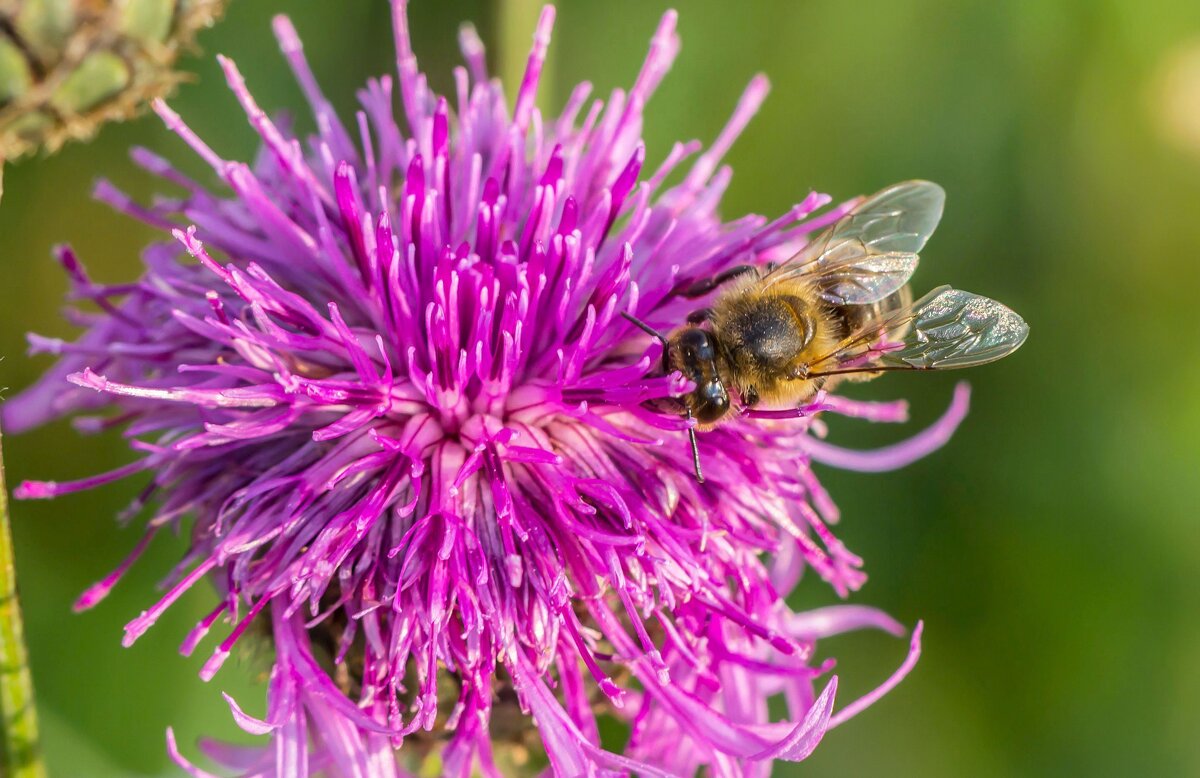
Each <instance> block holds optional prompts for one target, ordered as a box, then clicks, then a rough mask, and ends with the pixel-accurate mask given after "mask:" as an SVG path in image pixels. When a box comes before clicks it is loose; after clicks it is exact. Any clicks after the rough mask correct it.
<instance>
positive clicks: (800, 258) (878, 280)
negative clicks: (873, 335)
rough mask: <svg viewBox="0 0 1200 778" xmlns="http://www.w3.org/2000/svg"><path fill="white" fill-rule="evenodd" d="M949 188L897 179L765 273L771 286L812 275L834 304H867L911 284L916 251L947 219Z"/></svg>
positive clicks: (926, 182) (766, 279) (826, 298)
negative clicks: (901, 181) (945, 205)
mask: <svg viewBox="0 0 1200 778" xmlns="http://www.w3.org/2000/svg"><path fill="white" fill-rule="evenodd" d="M945 202H946V193H945V192H944V191H943V190H942V188H941V187H940V186H938V185H937V184H934V183H931V182H929V181H905V182H903V183H900V184H893V185H892V186H889V187H888V188H887V189H884V190H882V191H880V192H877V193H876V194H873V195H871V196H870V197H868V198H867V199H865V200H863V201H862V202H861V203H859V204H858V206H857V207H855V209H854V210H853V211H851V212H850V213H848V214H846V215H845V216H843V217H842V218H841V219H838V221H837V222H835V223H834V224H833V225H831V226H830V227H829V228H828V229H826V230H825V231H824V232H822V233H821V234H820V235H818V236H817V237H816V238H814V239H813V240H812V241H810V242H809V244H808V245H807V246H805V247H804V248H803V249H801V250H800V252H799V253H797V254H796V256H794V257H792V258H791V259H789V260H787V261H786V262H784V263H783V264H782V265H780V266H779V267H777V268H775V269H774V270H772V271H771V272H770V273H768V274H767V275H766V276H764V278H763V280H764V282H765V283H766V284H767V285H768V286H769V285H771V284H773V283H777V282H779V281H782V280H784V279H787V278H795V277H797V276H812V277H813V280H814V281H816V283H817V286H818V288H819V289H820V292H821V295H822V296H823V297H824V298H825V300H826V301H827V302H829V303H831V304H833V305H866V304H869V303H873V302H877V301H879V300H882V299H884V298H885V297H887V296H888V295H890V294H891V293H893V292H895V291H896V290H897V289H899V288H900V287H902V286H904V285H905V284H906V283H908V279H909V278H911V277H912V274H913V271H914V270H916V268H917V259H918V258H917V252H918V251H920V250H921V248H922V247H924V245H925V242H926V241H927V240H929V236H930V235H931V234H932V233H933V230H934V228H935V227H937V223H938V221H939V220H940V219H941V218H942V207H943V206H944V204H945Z"/></svg>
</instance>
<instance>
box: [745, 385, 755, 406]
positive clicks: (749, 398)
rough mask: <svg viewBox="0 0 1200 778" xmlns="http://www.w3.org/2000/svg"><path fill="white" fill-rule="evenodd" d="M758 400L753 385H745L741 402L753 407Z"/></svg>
mask: <svg viewBox="0 0 1200 778" xmlns="http://www.w3.org/2000/svg"><path fill="white" fill-rule="evenodd" d="M758 400H759V396H758V392H757V391H756V390H755V389H754V387H753V386H747V387H746V391H745V392H743V393H742V402H744V403H745V404H746V407H747V408H753V407H754V406H755V405H758Z"/></svg>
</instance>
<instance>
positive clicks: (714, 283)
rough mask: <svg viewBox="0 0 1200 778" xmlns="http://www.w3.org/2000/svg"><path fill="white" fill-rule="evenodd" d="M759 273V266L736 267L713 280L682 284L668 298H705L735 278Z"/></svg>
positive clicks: (704, 279) (714, 277)
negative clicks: (677, 296) (678, 296)
mask: <svg viewBox="0 0 1200 778" xmlns="http://www.w3.org/2000/svg"><path fill="white" fill-rule="evenodd" d="M757 272H758V266H757V265H738V266H736V267H731V268H729V269H728V270H726V271H724V272H723V273H718V274H717V275H715V276H713V277H711V278H702V279H700V280H699V281H693V282H692V283H690V284H688V283H686V282H685V283H681V284H679V285H678V286H676V287H675V288H674V289H672V290H671V294H669V295H668V297H674V296H676V295H682V296H683V297H687V298H688V299H691V298H694V297H703V296H704V295H706V294H708V293H709V292H711V291H712V290H714V289H716V288H717V287H718V286H723V285H725V284H726V283H728V282H730V281H732V280H733V279H735V278H740V277H741V276H744V275H746V274H747V273H757Z"/></svg>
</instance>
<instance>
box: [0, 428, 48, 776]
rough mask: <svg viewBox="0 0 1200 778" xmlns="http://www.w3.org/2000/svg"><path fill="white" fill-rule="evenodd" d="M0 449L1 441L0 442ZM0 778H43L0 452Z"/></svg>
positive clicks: (0, 439) (6, 491)
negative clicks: (0, 777) (1, 726)
mask: <svg viewBox="0 0 1200 778" xmlns="http://www.w3.org/2000/svg"><path fill="white" fill-rule="evenodd" d="M0 443H2V436H0ZM0 717H2V718H0V721H2V723H3V730H2V731H0V776H6V777H7V778H44V776H45V775H46V767H45V765H44V764H43V763H42V752H41V748H40V747H39V746H38V725H37V709H36V708H35V707H34V704H33V681H32V680H31V679H30V677H29V663H28V661H27V657H26V654H25V631H24V628H23V627H22V625H21V604H20V602H19V601H18V600H17V571H16V568H15V567H14V566H13V548H12V532H10V530H9V522H8V489H7V487H6V486H5V485H4V458H3V448H2V446H0Z"/></svg>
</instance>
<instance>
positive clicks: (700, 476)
mask: <svg viewBox="0 0 1200 778" xmlns="http://www.w3.org/2000/svg"><path fill="white" fill-rule="evenodd" d="M687 417H688V419H689V420H690V419H691V418H692V409H691V408H689V409H688V412H687ZM687 432H688V440H689V441H690V442H691V444H692V467H693V468H695V470H696V482H697V483H704V473H702V472H700V443H699V442H698V441H697V440H696V428H695V427H688V431H687Z"/></svg>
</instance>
